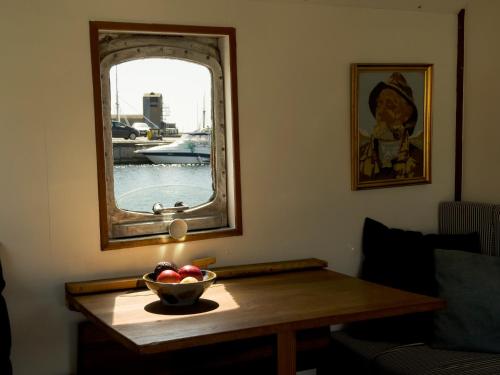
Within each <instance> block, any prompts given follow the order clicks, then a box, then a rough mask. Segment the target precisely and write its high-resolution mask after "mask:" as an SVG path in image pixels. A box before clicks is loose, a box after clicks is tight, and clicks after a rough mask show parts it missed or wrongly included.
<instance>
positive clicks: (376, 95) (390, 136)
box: [359, 72, 423, 181]
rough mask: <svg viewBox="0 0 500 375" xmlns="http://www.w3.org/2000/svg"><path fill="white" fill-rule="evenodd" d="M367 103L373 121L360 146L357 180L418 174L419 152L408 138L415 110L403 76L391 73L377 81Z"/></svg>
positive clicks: (414, 117) (411, 93)
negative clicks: (358, 177) (373, 123)
mask: <svg viewBox="0 0 500 375" xmlns="http://www.w3.org/2000/svg"><path fill="white" fill-rule="evenodd" d="M368 102H369V103H368V104H369V106H370V111H371V113H372V115H373V116H374V117H375V120H376V123H375V127H374V128H373V132H372V134H371V136H370V140H369V142H367V143H365V144H363V145H362V146H361V147H360V159H359V162H360V168H359V173H360V180H361V181H369V180H384V179H399V178H411V177H418V176H422V174H423V152H422V150H421V149H419V148H418V147H416V146H415V145H413V144H411V143H410V140H409V137H410V136H411V135H412V134H413V131H414V129H415V125H416V123H417V118H418V112H417V107H416V106H415V102H414V100H413V92H412V89H411V87H410V86H408V84H407V82H406V79H405V78H404V76H403V75H402V74H401V73H399V72H394V73H392V74H391V76H390V77H389V79H388V80H387V81H386V82H380V83H378V84H377V85H376V86H375V87H374V88H373V90H372V91H371V93H370V96H369V99H368Z"/></svg>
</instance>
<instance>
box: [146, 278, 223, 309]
mask: <svg viewBox="0 0 500 375" xmlns="http://www.w3.org/2000/svg"><path fill="white" fill-rule="evenodd" d="M201 273H202V274H203V280H202V281H198V282H195V283H186V284H181V283H161V282H158V281H154V279H153V272H150V273H147V274H145V275H144V276H143V277H142V279H143V280H144V281H145V283H146V286H147V287H148V288H149V289H151V290H152V291H153V292H155V293H156V295H157V296H158V297H160V300H161V302H162V303H163V304H165V305H168V306H188V305H193V304H195V303H196V302H198V300H199V299H200V297H201V295H202V294H203V292H205V290H206V289H207V288H208V287H209V286H210V285H212V284H213V283H214V281H215V279H216V277H217V275H216V274H215V272H212V271H208V270H201Z"/></svg>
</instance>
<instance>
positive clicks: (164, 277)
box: [156, 270, 182, 283]
mask: <svg viewBox="0 0 500 375" xmlns="http://www.w3.org/2000/svg"><path fill="white" fill-rule="evenodd" d="M181 279H182V278H181V275H179V274H178V273H177V272H175V271H173V270H165V271H162V272H161V273H160V274H159V275H158V277H157V278H156V281H158V282H160V283H178V282H179V281H181Z"/></svg>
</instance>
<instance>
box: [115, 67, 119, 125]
mask: <svg viewBox="0 0 500 375" xmlns="http://www.w3.org/2000/svg"><path fill="white" fill-rule="evenodd" d="M115 89H116V117H117V120H118V121H120V107H119V104H118V65H115Z"/></svg>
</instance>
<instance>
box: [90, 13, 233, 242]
mask: <svg viewBox="0 0 500 375" xmlns="http://www.w3.org/2000/svg"><path fill="white" fill-rule="evenodd" d="M89 30H90V46H91V61H92V78H93V91H94V116H95V133H96V134H95V136H96V154H97V174H98V195H99V222H100V240H101V249H102V250H111V249H119V248H128V247H138V246H146V245H158V244H167V243H171V242H179V240H176V239H174V238H172V237H170V236H169V235H168V231H167V228H168V225H169V223H170V222H171V221H172V220H173V219H176V218H183V219H186V220H187V221H189V220H190V221H191V222H192V228H194V230H193V229H192V228H191V229H190V230H188V233H187V235H186V236H185V237H184V238H183V239H182V241H194V240H201V239H207V238H217V237H227V236H236V235H241V234H242V215H241V187H240V170H239V136H238V134H239V132H238V100H237V80H236V77H237V75H236V31H235V29H234V28H230V27H207V26H183V25H160V24H139V23H121V22H102V21H90V23H89ZM101 32H109V33H115V32H116V33H130V34H131V35H139V36H140V35H155V36H160V37H161V36H173V37H175V36H186V37H194V38H196V37H200V38H203V37H212V38H217V39H218V41H219V49H220V51H221V53H220V61H219V63H220V65H221V67H222V72H221V73H222V74H221V76H220V77H217V78H219V79H220V85H221V87H222V98H223V100H220V101H219V102H221V103H222V104H221V106H223V108H221V111H222V116H221V118H222V120H221V121H219V123H218V124H214V127H216V126H220V127H223V133H224V137H222V141H220V140H219V143H218V145H217V146H216V147H218V148H219V152H220V149H222V152H223V155H222V157H217V158H216V159H217V160H216V161H215V162H214V164H213V165H215V167H214V168H215V169H216V170H217V174H220V172H221V171H222V173H223V174H224V179H223V183H224V185H225V186H222V185H221V186H222V189H221V190H222V191H223V193H224V196H225V199H226V201H227V203H226V206H223V208H224V209H225V210H226V215H227V216H226V220H225V221H224V220H222V221H221V223H222V224H221V225H219V226H218V227H216V228H211V229H200V228H199V227H197V226H196V225H197V224H196V221H197V220H199V219H198V216H204V215H206V213H207V212H208V211H207V207H202V208H201V211H199V213H198V214H197V213H196V210H195V209H194V210H191V211H189V212H188V211H186V212H183V213H180V214H177V213H168V214H165V215H163V214H162V215H160V216H158V215H153V214H148V215H144V214H138V213H130V212H126V211H121V210H117V208H116V203H115V202H114V193H113V192H112V188H113V173H112V166H113V159H112V158H113V157H112V144H111V141H110V136H109V137H106V134H107V133H106V132H109V126H106V125H105V124H107V122H106V120H109V116H110V114H106V113H105V112H104V108H105V107H106V104H103V99H104V100H109V99H108V98H107V97H106V95H107V94H105V92H104V91H103V86H104V87H106V84H103V83H102V81H103V78H105V77H108V74H103V72H102V71H101V62H102V60H103V59H102V57H101V55H100V49H99V33H101ZM186 53H187V52H186ZM207 59H208V56H207ZM188 60H189V59H188ZM192 61H196V60H192ZM211 72H212V74H213V72H214V71H213V69H211ZM215 79H216V77H213V80H215ZM107 85H108V86H109V84H107ZM214 104H215V105H216V104H217V103H214ZM108 122H109V121H108ZM215 155H217V154H215ZM221 166H223V167H221ZM110 168H111V169H110ZM110 171H111V172H110ZM214 178H217V175H214ZM216 193H217V189H216ZM216 195H217V194H216ZM205 206H210V203H209V204H207V205H205ZM198 209H200V208H198ZM118 211H121V212H122V213H121V214H119V215H116V213H117V212H118ZM197 215H198V216H197ZM144 225H152V226H155V225H156V226H158V225H164V228H165V232H164V233H160V234H148V233H146V234H145V233H144V232H143V231H142V229H141V226H142V227H143V226H144ZM120 226H121V227H122V228H127V227H129V228H130V230H129V229H125V230H124V231H123V230H121V229H118V230H117V228H120ZM122 232H124V233H128V234H126V235H125V236H123V235H122V234H121V233H122ZM135 232H137V233H135ZM117 233H118V235H117Z"/></svg>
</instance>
